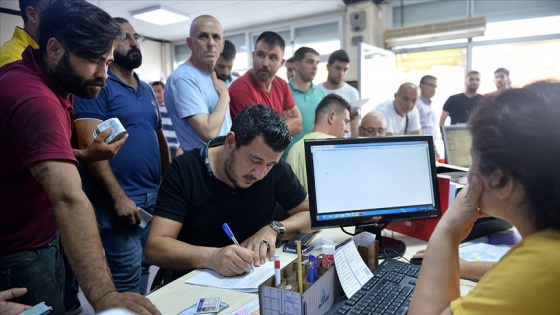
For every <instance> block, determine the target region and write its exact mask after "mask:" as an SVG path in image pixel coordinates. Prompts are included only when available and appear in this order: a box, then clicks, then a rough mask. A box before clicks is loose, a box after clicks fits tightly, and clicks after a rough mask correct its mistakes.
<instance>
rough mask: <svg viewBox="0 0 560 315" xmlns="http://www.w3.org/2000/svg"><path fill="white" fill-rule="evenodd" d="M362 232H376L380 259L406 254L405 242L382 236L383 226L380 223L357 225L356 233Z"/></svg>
mask: <svg viewBox="0 0 560 315" xmlns="http://www.w3.org/2000/svg"><path fill="white" fill-rule="evenodd" d="M361 232H370V233H372V234H375V239H376V240H378V241H379V255H378V257H379V259H387V258H395V257H399V256H404V252H405V251H406V245H405V244H404V242H403V241H400V240H397V239H394V238H392V237H386V236H381V226H380V225H379V224H375V225H358V226H356V230H355V234H358V233H361Z"/></svg>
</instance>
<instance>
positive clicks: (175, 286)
mask: <svg viewBox="0 0 560 315" xmlns="http://www.w3.org/2000/svg"><path fill="white" fill-rule="evenodd" d="M349 230H350V231H353V229H352V228H350V229H349ZM383 235H385V236H391V237H394V238H396V239H399V240H401V241H403V242H404V243H405V244H406V253H405V255H404V257H405V258H407V259H410V258H411V257H412V255H413V254H414V253H416V252H417V251H418V250H420V249H423V248H425V247H426V244H427V242H425V241H422V240H419V239H416V238H413V237H410V236H406V235H403V234H400V233H396V232H395V233H393V232H392V231H388V230H384V231H383ZM317 237H324V238H328V239H331V240H333V241H335V242H336V243H341V242H342V241H344V240H346V239H348V238H349V237H350V236H349V235H347V234H344V233H343V232H342V231H341V230H340V229H339V228H333V229H325V230H321V231H320V232H319V233H317ZM276 253H277V254H278V255H279V256H280V259H281V260H282V263H283V264H284V263H290V262H291V261H293V260H295V259H296V257H297V256H296V255H295V254H289V253H284V252H282V249H281V248H277V249H276ZM313 253H314V254H317V255H318V254H320V250H314V251H313ZM267 263H270V262H267ZM199 272H200V271H198V270H195V271H192V272H190V273H188V274H186V275H184V276H183V277H181V278H179V279H177V280H175V281H174V282H172V283H170V284H168V285H166V286H164V287H163V288H161V289H159V290H157V291H155V292H153V293H151V294H149V295H148V298H149V299H150V300H151V301H152V303H154V305H155V306H156V307H157V308H158V309H159V310H160V312H161V313H162V314H164V315H176V314H177V313H179V312H180V311H182V310H184V309H185V308H187V307H189V306H191V305H193V304H195V303H197V302H198V300H199V299H200V298H202V297H220V298H221V301H223V302H225V303H227V304H229V307H228V308H226V309H225V310H223V311H222V312H220V314H229V313H230V312H233V311H235V310H236V309H238V308H240V307H241V306H243V305H245V304H246V303H248V302H249V301H251V300H252V299H254V298H255V297H257V296H258V293H242V292H236V291H231V290H225V289H218V288H211V287H202V286H196V285H190V284H186V283H185V280H186V279H188V278H190V277H192V276H194V275H196V274H198V273H199ZM460 284H461V295H465V294H466V293H468V292H469V291H470V290H471V289H472V287H474V285H475V284H476V283H475V282H472V281H469V280H463V279H461V281H460Z"/></svg>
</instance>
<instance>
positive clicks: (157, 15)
mask: <svg viewBox="0 0 560 315" xmlns="http://www.w3.org/2000/svg"><path fill="white" fill-rule="evenodd" d="M130 14H132V17H134V18H135V19H139V20H142V21H145V22H148V23H152V24H157V25H161V26H163V25H169V24H173V23H177V22H183V21H187V20H188V19H189V16H188V15H184V14H180V13H177V12H171V11H170V10H168V9H165V8H164V7H163V6H161V5H156V6H152V7H149V8H145V9H141V10H136V11H132V12H130Z"/></svg>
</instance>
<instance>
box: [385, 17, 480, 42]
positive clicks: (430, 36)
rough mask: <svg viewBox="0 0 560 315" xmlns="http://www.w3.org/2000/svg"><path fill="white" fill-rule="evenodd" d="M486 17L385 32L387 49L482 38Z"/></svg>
mask: <svg viewBox="0 0 560 315" xmlns="http://www.w3.org/2000/svg"><path fill="white" fill-rule="evenodd" d="M484 31H486V17H484V16H482V17H474V18H467V19H462V20H454V21H446V22H438V23H432V24H426V25H417V26H407V27H400V28H394V29H390V30H386V31H385V44H386V45H387V47H396V46H403V45H412V44H422V43H426V42H435V41H442V40H450V39H460V38H470V37H475V36H484Z"/></svg>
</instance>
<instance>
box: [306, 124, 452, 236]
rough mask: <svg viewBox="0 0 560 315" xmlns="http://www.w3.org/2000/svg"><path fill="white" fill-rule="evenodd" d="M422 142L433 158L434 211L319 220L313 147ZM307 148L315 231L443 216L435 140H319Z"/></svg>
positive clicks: (307, 143) (426, 138) (311, 213)
mask: <svg viewBox="0 0 560 315" xmlns="http://www.w3.org/2000/svg"><path fill="white" fill-rule="evenodd" d="M411 141H422V142H427V143H428V151H429V155H430V166H431V167H430V168H431V174H432V187H433V191H434V198H435V199H434V200H435V209H434V210H430V211H423V212H414V213H410V212H409V213H402V214H400V213H398V214H389V215H381V216H364V217H351V218H338V219H334V220H328V221H318V220H317V196H316V193H315V176H314V174H313V171H312V170H313V159H312V157H311V146H313V145H334V144H344V143H348V144H354V143H357V144H359V143H372V142H373V143H391V142H411ZM304 147H305V163H306V168H307V186H308V198H309V211H310V217H311V227H312V229H324V228H333V227H345V226H366V225H373V224H383V223H389V222H393V221H403V220H413V219H423V218H434V217H439V216H440V215H441V208H440V202H439V188H438V183H437V171H436V157H435V151H434V142H433V138H432V136H428V135H418V136H393V137H371V138H343V139H337V138H334V139H319V140H309V139H306V140H304ZM342 184H343V183H342ZM341 197H342V198H343V196H341Z"/></svg>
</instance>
